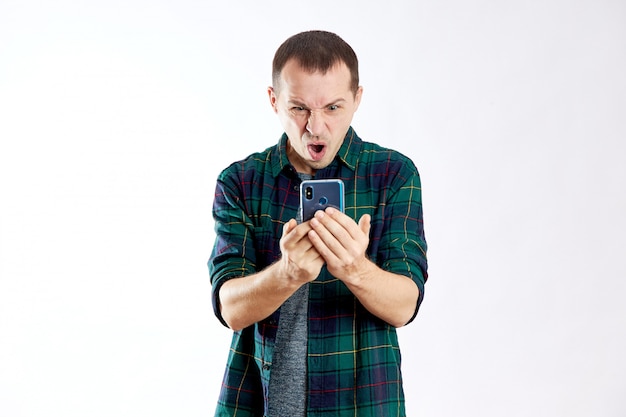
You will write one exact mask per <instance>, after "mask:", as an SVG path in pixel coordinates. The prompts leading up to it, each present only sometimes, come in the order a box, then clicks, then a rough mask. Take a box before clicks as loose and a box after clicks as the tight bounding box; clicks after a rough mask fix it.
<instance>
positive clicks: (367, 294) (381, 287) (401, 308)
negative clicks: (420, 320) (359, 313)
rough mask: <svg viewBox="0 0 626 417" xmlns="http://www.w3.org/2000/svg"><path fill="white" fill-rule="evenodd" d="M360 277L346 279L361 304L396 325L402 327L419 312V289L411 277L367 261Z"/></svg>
mask: <svg viewBox="0 0 626 417" xmlns="http://www.w3.org/2000/svg"><path fill="white" fill-rule="evenodd" d="M365 262H367V264H366V267H365V268H363V270H362V271H361V272H360V273H359V274H358V277H357V278H355V279H351V280H349V281H344V282H345V283H346V285H347V286H348V288H349V289H350V291H352V293H353V294H354V295H355V296H356V297H357V298H358V299H359V301H360V302H361V304H363V306H364V307H365V308H366V309H367V310H368V311H369V312H370V313H372V314H374V315H375V316H377V317H378V318H380V319H382V320H384V321H385V322H387V323H389V324H390V325H392V326H394V327H402V326H404V325H405V324H407V323H408V322H409V320H410V319H411V318H412V317H413V315H414V314H415V309H416V307H417V300H418V297H419V289H418V287H417V284H415V282H414V281H413V280H411V279H410V278H409V277H406V276H404V275H399V274H394V273H391V272H388V271H385V270H383V269H381V268H379V267H378V266H376V265H375V264H374V263H373V262H371V261H369V260H367V261H365Z"/></svg>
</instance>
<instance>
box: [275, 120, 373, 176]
mask: <svg viewBox="0 0 626 417" xmlns="http://www.w3.org/2000/svg"><path fill="white" fill-rule="evenodd" d="M287 140H288V138H287V134H286V133H283V134H282V136H281V137H280V139H279V141H278V145H277V146H276V147H275V148H274V151H273V152H272V156H271V164H272V175H273V176H274V177H277V176H278V174H280V173H281V172H282V171H284V170H287V171H289V170H290V171H293V172H295V171H294V170H293V167H292V166H291V164H290V163H289V158H287ZM362 146H363V142H362V141H361V138H359V137H358V135H357V134H356V132H355V131H354V129H353V128H352V126H350V127H349V128H348V132H346V137H345V138H344V140H343V143H342V144H341V147H340V148H339V151H338V152H337V155H336V156H335V160H334V161H333V162H331V165H332V164H335V163H337V162H338V161H340V162H343V164H344V165H346V166H347V167H348V168H350V169H351V170H354V169H355V167H356V164H357V161H358V160H359V155H360V153H361V148H362Z"/></svg>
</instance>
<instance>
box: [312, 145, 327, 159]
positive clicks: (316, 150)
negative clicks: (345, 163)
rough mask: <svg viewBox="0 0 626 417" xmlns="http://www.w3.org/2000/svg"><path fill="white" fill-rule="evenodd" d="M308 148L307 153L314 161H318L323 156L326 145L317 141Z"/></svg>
mask: <svg viewBox="0 0 626 417" xmlns="http://www.w3.org/2000/svg"><path fill="white" fill-rule="evenodd" d="M308 148H309V155H311V158H312V159H313V160H314V161H319V160H320V159H322V158H323V157H324V154H325V153H326V146H325V145H322V144H319V143H313V144H310V145H309V146H308Z"/></svg>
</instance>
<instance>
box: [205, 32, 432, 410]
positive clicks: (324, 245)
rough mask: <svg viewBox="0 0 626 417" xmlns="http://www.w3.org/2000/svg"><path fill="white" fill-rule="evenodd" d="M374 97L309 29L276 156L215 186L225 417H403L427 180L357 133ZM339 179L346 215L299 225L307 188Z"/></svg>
mask: <svg viewBox="0 0 626 417" xmlns="http://www.w3.org/2000/svg"><path fill="white" fill-rule="evenodd" d="M362 94H363V89H362V87H361V86H359V76H358V61H357V57H356V55H355V53H354V51H353V50H352V48H351V47H350V46H349V45H348V44H347V43H345V42H344V41H343V40H342V39H341V38H340V37H338V36H337V35H335V34H333V33H329V32H323V31H309V32H303V33H300V34H297V35H294V36H292V37H291V38H289V39H287V40H286V41H285V42H284V43H283V44H282V45H281V46H280V47H279V48H278V50H277V51H276V54H275V56H274V61H273V83H272V87H269V88H268V95H269V100H270V104H271V106H272V108H273V110H274V112H275V113H276V114H277V115H278V118H279V120H280V122H281V124H282V126H283V128H284V134H283V135H282V137H281V138H280V140H279V142H278V144H277V145H275V146H272V147H270V148H268V149H266V150H265V151H263V152H259V153H255V154H252V155H250V156H249V157H248V158H246V159H244V160H242V161H239V162H236V163H234V164H232V165H230V166H229V167H228V168H226V169H225V170H224V171H223V172H222V173H221V174H220V175H219V177H218V180H217V189H216V193H215V200H214V207H213V216H214V219H215V231H216V234H217V237H216V241H215V246H214V248H213V253H212V255H211V258H210V260H209V270H210V274H211V282H212V286H213V306H214V310H215V314H216V315H217V317H218V318H219V320H220V321H221V322H222V323H223V324H224V325H226V326H228V327H229V328H231V329H233V330H234V334H233V340H232V345H231V350H230V354H229V357H228V363H227V368H226V373H225V375H224V380H223V384H222V390H221V393H220V397H219V401H218V406H217V411H216V416H234V415H237V416H240V417H241V416H270V417H282V416H287V417H296V416H333V417H337V416H355V415H358V416H359V417H367V416H371V417H384V416H404V415H405V407H404V393H403V388H402V377H401V372H400V351H399V347H398V340H397V335H396V330H395V328H396V327H400V326H404V325H405V324H407V323H409V322H411V321H412V320H413V319H414V318H415V315H416V314H417V311H418V308H419V305H420V303H421V300H422V297H423V294H424V282H425V281H426V278H427V262H426V242H425V239H424V230H423V222H422V203H421V185H420V178H419V174H418V172H417V169H416V168H415V166H414V164H413V163H412V162H411V160H409V159H408V158H406V157H405V156H403V155H401V154H399V153H398V152H395V151H393V150H389V149H385V148H382V147H380V146H378V145H376V144H373V143H367V142H364V141H362V140H361V139H360V138H359V137H358V136H357V134H356V132H355V130H354V129H353V128H352V127H351V122H352V117H353V115H354V113H355V112H356V110H357V108H358V107H359V103H360V101H361V96H362ZM310 178H315V179H319V178H340V179H342V180H343V181H344V183H345V196H346V197H345V210H344V212H345V214H344V213H342V212H340V211H339V210H336V209H333V208H328V209H326V210H325V211H318V212H317V213H316V214H315V217H314V218H313V219H311V220H309V221H306V222H303V223H299V219H297V216H298V207H299V185H300V182H301V181H302V180H304V179H310Z"/></svg>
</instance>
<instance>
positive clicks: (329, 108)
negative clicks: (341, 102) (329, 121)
mask: <svg viewBox="0 0 626 417" xmlns="http://www.w3.org/2000/svg"><path fill="white" fill-rule="evenodd" d="M328 110H330V111H335V110H339V106H338V105H336V104H331V105H330V106H328Z"/></svg>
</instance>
